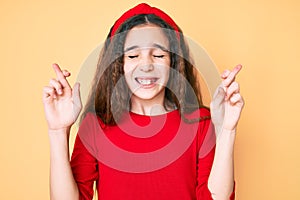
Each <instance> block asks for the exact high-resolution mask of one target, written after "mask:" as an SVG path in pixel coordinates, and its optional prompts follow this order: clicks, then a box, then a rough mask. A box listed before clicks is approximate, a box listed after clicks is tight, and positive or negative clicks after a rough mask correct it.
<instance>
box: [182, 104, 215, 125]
mask: <svg viewBox="0 0 300 200" xmlns="http://www.w3.org/2000/svg"><path fill="white" fill-rule="evenodd" d="M185 117H186V118H187V119H192V120H193V119H199V120H198V121H200V122H201V121H207V120H210V118H211V115H210V110H209V108H207V107H202V108H198V109H196V110H195V111H193V112H191V113H187V114H185Z"/></svg>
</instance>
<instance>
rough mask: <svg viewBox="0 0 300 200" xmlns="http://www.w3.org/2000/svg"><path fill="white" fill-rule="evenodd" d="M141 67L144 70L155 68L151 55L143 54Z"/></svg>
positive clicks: (148, 70)
mask: <svg viewBox="0 0 300 200" xmlns="http://www.w3.org/2000/svg"><path fill="white" fill-rule="evenodd" d="M139 68H140V70H141V71H143V72H150V71H152V70H153V69H154V65H153V60H152V57H151V56H150V55H143V57H142V59H141V62H140V65H139Z"/></svg>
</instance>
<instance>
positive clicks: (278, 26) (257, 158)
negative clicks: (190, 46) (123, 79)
mask: <svg viewBox="0 0 300 200" xmlns="http://www.w3.org/2000/svg"><path fill="white" fill-rule="evenodd" d="M137 3H138V1H117V0H109V1H102V2H101V1H99V0H98V1H58V0H55V1H38V0H36V1H34V0H28V1H21V0H18V1H17V0H12V1H8V0H6V1H1V2H0V25H1V26H0V30H1V31H0V36H1V37H0V56H1V59H0V65H1V78H0V81H1V84H0V87H1V88H0V91H1V138H0V156H1V157H0V158H1V161H0V183H1V185H0V199H12V200H14V199H49V195H48V194H49V189H48V182H49V179H48V176H49V144H48V136H47V126H46V123H45V120H44V114H43V107H42V98H41V97H42V88H43V86H44V85H47V84H48V81H49V79H50V78H51V77H53V76H54V73H53V72H52V69H51V64H52V63H53V62H57V63H59V64H61V65H62V66H63V67H64V68H68V69H69V70H70V71H71V72H72V73H73V76H72V77H71V78H70V82H71V83H72V84H73V83H74V82H75V80H76V75H77V74H78V72H79V70H80V66H81V65H82V63H83V61H84V60H85V59H86V57H87V56H88V55H89V54H90V52H91V51H92V50H93V49H94V48H95V47H96V46H97V45H98V44H100V43H101V42H103V40H104V38H105V36H106V35H107V33H108V31H109V28H110V27H111V25H112V24H113V23H114V21H115V20H116V19H117V18H118V17H119V16H120V15H121V14H122V13H123V12H124V11H125V10H127V9H129V8H131V7H133V6H134V5H136V4H137ZM148 3H150V4H151V5H153V6H157V7H159V8H161V9H162V10H164V11H166V12H167V13H168V14H170V15H171V16H172V17H173V19H174V20H175V21H176V22H177V23H178V24H179V25H180V26H181V28H182V29H183V30H184V32H185V34H186V35H188V36H190V37H191V38H193V39H194V40H195V41H197V42H198V43H199V44H201V45H202V46H203V47H204V48H205V49H206V50H207V52H208V53H209V55H210V56H211V57H212V59H213V60H214V62H215V63H216V65H217V66H218V69H219V71H222V70H224V69H226V68H232V67H233V66H234V65H236V64H238V63H241V64H243V66H244V68H243V70H242V71H241V73H240V75H239V77H238V81H239V82H240V85H241V89H242V94H243V96H244V98H245V100H246V106H245V109H244V111H243V115H242V118H241V121H240V124H239V130H238V135H237V140H236V148H235V172H236V173H235V177H236V182H237V188H236V190H237V199H241V200H257V199H259V200H260V199H261V200H265V199H272V200H277V199H278V200H279V199H280V200H281V199H300V190H299V185H300V159H299V155H298V154H299V153H300V149H299V147H300V145H299V142H300V136H299V133H300V132H299V124H300V122H299V119H300V118H299V117H298V115H299V113H300V109H299V107H300V106H299V102H300V94H299V92H300V90H299V82H298V78H299V75H300V61H299V58H300V37H299V36H300V26H299V25H300V3H299V1H297V0H285V1H276V0H275V1H274V0H272V1H271V0H265V1H258V0H254V1H250V0H248V1H203V0H200V1H199V0H184V1H183V0H181V1H174V0H172V1H171V0H163V1H155V0H152V1H148Z"/></svg>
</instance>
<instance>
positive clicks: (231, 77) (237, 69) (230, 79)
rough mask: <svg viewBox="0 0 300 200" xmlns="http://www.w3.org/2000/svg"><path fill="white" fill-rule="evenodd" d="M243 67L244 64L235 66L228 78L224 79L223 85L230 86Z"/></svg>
mask: <svg viewBox="0 0 300 200" xmlns="http://www.w3.org/2000/svg"><path fill="white" fill-rule="evenodd" d="M241 69H242V65H237V66H235V68H233V70H232V71H231V72H230V74H229V75H228V76H227V78H226V79H225V80H224V81H223V86H224V87H228V86H229V85H230V84H231V83H232V82H233V81H234V79H235V77H236V75H237V74H238V73H239V72H240V71H241Z"/></svg>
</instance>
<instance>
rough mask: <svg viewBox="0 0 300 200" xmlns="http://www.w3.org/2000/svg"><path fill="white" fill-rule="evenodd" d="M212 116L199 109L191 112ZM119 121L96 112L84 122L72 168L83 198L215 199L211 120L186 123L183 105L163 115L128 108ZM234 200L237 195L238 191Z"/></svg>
mask: <svg viewBox="0 0 300 200" xmlns="http://www.w3.org/2000/svg"><path fill="white" fill-rule="evenodd" d="M199 114H200V116H209V115H210V113H209V111H208V110H206V109H200V110H199V111H197V112H194V113H192V114H190V115H189V116H187V117H188V118H194V117H197V116H198V117H199ZM129 116H130V117H128V116H126V115H125V114H124V116H123V117H122V118H121V121H120V123H119V124H118V125H116V126H105V125H104V124H103V123H102V122H101V120H100V119H99V118H98V117H96V116H95V115H94V114H88V115H87V116H86V117H85V119H84V120H83V121H82V123H81V125H80V128H79V131H78V135H77V137H76V141H75V145H74V150H73V154H72V158H71V167H72V171H73V175H74V178H75V180H76V182H77V185H78V189H79V192H80V199H92V198H93V193H94V191H93V184H94V181H96V183H97V191H98V198H99V199H100V200H194V199H198V200H210V199H212V198H211V193H210V191H209V190H208V187H207V181H208V177H209V174H210V170H211V167H212V163H213V159H214V150H215V135H214V132H213V131H212V130H213V128H212V126H211V121H210V120H209V119H205V120H201V121H200V122H196V123H186V122H184V121H183V120H182V119H181V117H180V115H179V112H178V110H175V111H172V112H169V113H167V114H163V115H159V116H151V117H150V116H144V115H138V114H134V113H129ZM230 199H231V200H232V199H234V191H233V192H232V195H231V197H230Z"/></svg>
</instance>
